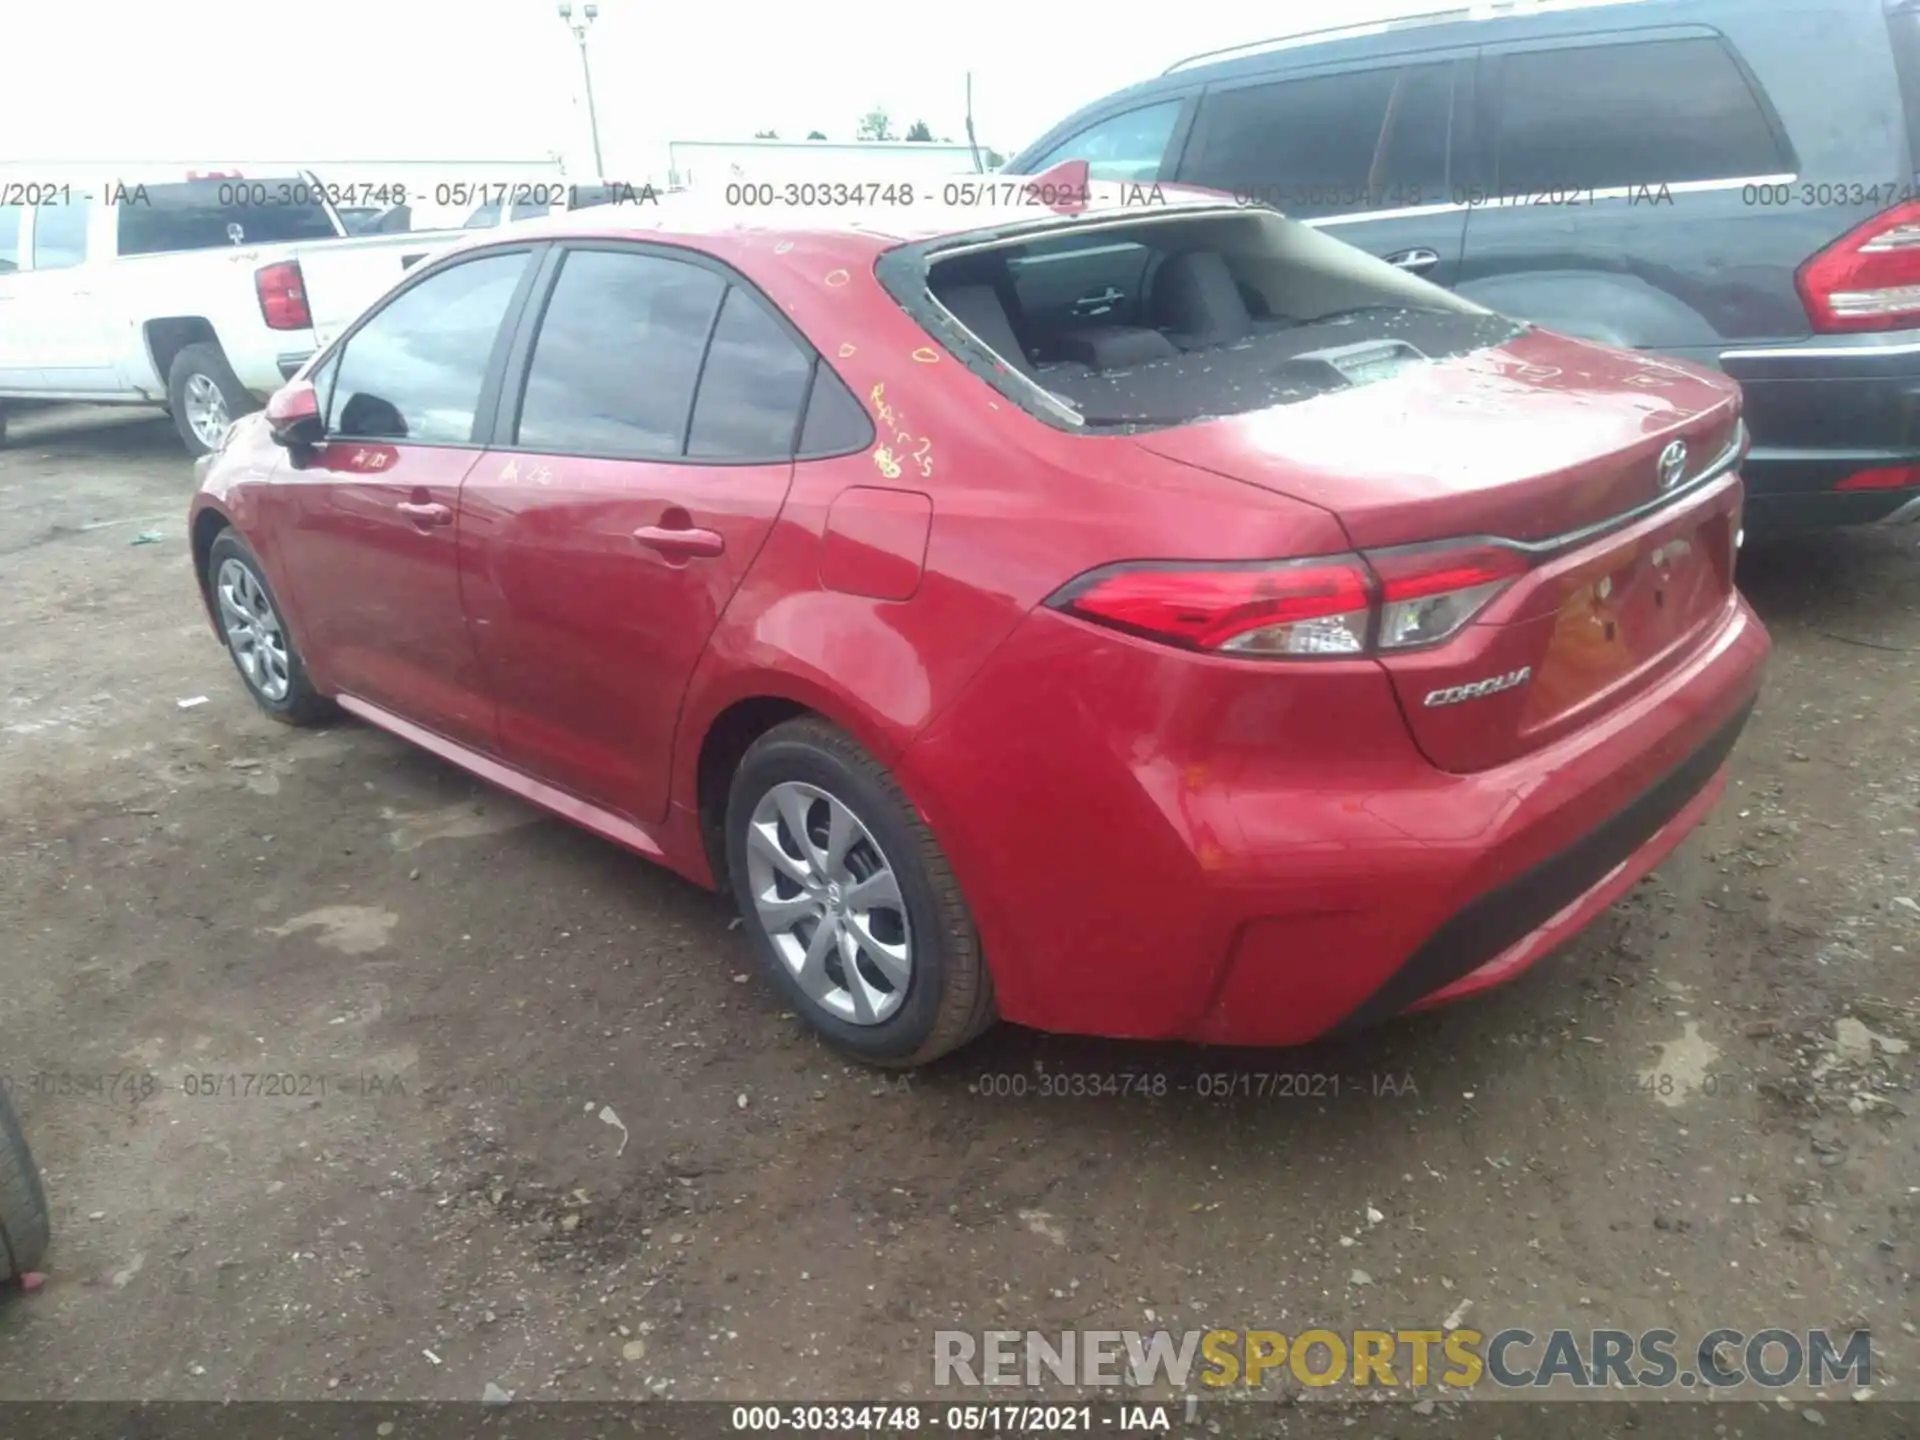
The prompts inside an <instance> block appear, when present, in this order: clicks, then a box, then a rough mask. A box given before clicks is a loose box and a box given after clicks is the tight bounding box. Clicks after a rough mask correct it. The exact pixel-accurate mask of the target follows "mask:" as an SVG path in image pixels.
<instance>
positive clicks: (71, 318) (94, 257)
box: [7, 190, 121, 396]
mask: <svg viewBox="0 0 1920 1440" xmlns="http://www.w3.org/2000/svg"><path fill="white" fill-rule="evenodd" d="M111 218H112V217H111V215H106V216H101V215H99V214H98V212H97V209H96V206H95V203H94V201H93V199H92V197H91V196H89V195H86V194H83V193H82V192H80V191H77V190H76V191H72V192H71V193H70V194H63V196H62V198H61V199H60V200H57V201H53V202H50V203H42V204H39V205H36V206H34V207H33V208H32V213H31V216H30V219H29V228H30V232H31V247H32V260H31V263H30V265H29V267H28V268H27V269H25V270H23V271H21V272H20V273H19V274H18V275H16V276H15V277H14V290H13V294H14V303H13V305H12V306H11V307H10V308H9V314H8V317H7V318H8V321H9V323H10V324H12V325H14V326H17V327H18V329H19V333H20V334H21V335H22V336H23V337H24V340H25V347H26V349H27V350H28V351H29V352H30V354H31V357H32V361H33V363H34V365H35V366H36V367H37V368H38V370H39V372H40V379H39V384H38V385H37V386H36V387H35V388H37V389H39V390H42V391H44V392H46V393H48V394H54V395H103V396H104V395H114V394H117V393H119V391H120V389H121V386H120V382H119V367H118V365H117V363H116V359H117V357H116V355H115V348H114V347H115V339H114V335H113V332H112V329H111V327H110V326H109V325H108V323H107V315H106V308H105V307H106V305H107V296H106V295H105V294H103V293H102V290H103V287H104V286H105V285H106V284H107V282H108V281H109V280H110V279H111V276H110V273H109V272H110V268H111V267H110V264H109V261H108V259H107V257H106V256H105V255H103V254H102V253H101V243H102V242H101V236H102V233H103V231H102V225H101V221H102V220H104V221H106V222H108V223H109V224H110V222H111ZM90 233H91V239H90ZM106 235H107V239H108V240H109V241H110V239H111V234H110V231H108V232H106Z"/></svg>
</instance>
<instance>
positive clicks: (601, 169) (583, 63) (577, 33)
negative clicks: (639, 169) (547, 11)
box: [559, 0, 607, 182]
mask: <svg viewBox="0 0 1920 1440" xmlns="http://www.w3.org/2000/svg"><path fill="white" fill-rule="evenodd" d="M559 9H560V20H561V23H562V24H564V25H565V26H566V27H567V28H568V29H569V30H571V31H573V38H574V39H575V40H577V41H579V42H580V73H581V75H582V76H583V77H585V79H586V82H587V125H588V126H589V127H590V128H591V129H592V131H593V178H594V180H595V181H596V182H599V181H603V180H605V179H606V178H607V167H606V165H605V164H604V163H603V162H602V161H601V159H600V117H599V115H598V114H596V113H595V111H594V108H593V66H591V65H590V64H588V63H587V29H588V27H589V26H591V25H592V24H593V22H594V21H595V20H596V19H597V18H599V15H600V7H599V6H598V5H583V6H581V7H580V15H581V18H580V21H579V23H577V24H576V23H575V22H574V18H573V6H572V5H570V4H568V3H567V0H560V7H559Z"/></svg>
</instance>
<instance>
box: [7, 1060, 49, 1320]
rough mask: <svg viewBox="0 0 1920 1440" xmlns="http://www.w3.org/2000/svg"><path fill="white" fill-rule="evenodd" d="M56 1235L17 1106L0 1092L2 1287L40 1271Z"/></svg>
mask: <svg viewBox="0 0 1920 1440" xmlns="http://www.w3.org/2000/svg"><path fill="white" fill-rule="evenodd" d="M52 1235H53V1221H52V1217H51V1214H50V1212H49V1211H48V1209H47V1192H46V1191H45V1190H44V1189H43V1188H42V1187H41V1184H40V1171H39V1170H38V1169H37V1168H36V1167H35V1166H34V1163H33V1152H32V1151H30V1150H28V1149H27V1137H26V1136H24V1135H22V1134H21V1133H20V1120H19V1117H18V1116H16V1115H15V1114H14V1113H13V1104H12V1102H11V1101H9V1100H8V1098H7V1094H6V1091H5V1090H4V1089H0V1284H6V1283H9V1282H12V1281H15V1280H18V1279H19V1278H20V1277H21V1276H23V1275H26V1274H29V1273H31V1272H32V1271H35V1270H38V1269H39V1268H40V1263H41V1261H43V1260H45V1259H46V1255H47V1242H48V1241H49V1240H50V1239H51V1238H52Z"/></svg>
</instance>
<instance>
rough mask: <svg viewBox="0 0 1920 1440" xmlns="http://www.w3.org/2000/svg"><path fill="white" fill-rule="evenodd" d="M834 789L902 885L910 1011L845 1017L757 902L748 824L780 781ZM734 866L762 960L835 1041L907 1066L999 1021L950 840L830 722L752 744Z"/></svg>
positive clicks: (794, 727) (812, 722) (903, 1007)
mask: <svg viewBox="0 0 1920 1440" xmlns="http://www.w3.org/2000/svg"><path fill="white" fill-rule="evenodd" d="M788 781H797V782H800V783H802V784H805V785H809V786H813V787H817V788H818V789H819V790H822V791H825V792H827V793H828V794H829V795H831V796H832V797H833V798H834V799H835V800H837V801H838V802H839V803H840V804H841V805H843V806H845V807H846V808H847V809H848V810H850V811H851V812H852V814H853V815H854V817H855V818H856V819H857V820H858V821H859V823H860V824H861V825H863V826H865V827H866V829H867V831H868V833H869V835H870V836H871V837H872V839H873V841H874V842H875V843H876V844H877V845H878V847H879V849H880V851H881V852H882V853H883V856H884V860H885V863H886V864H888V865H890V866H891V868H892V870H893V872H894V876H895V879H896V880H897V881H898V883H899V890H900V897H901V900H902V902H903V908H904V911H905V915H906V919H907V922H908V925H909V927H910V932H909V933H910V935H911V937H912V943H911V952H912V969H911V973H910V975H909V977H908V980H907V984H906V986H905V991H904V996H903V998H901V999H900V1001H899V1003H898V1007H897V1008H896V1009H894V1010H893V1012H892V1013H891V1014H890V1015H889V1016H887V1018H885V1019H884V1020H881V1021H879V1022H878V1023H869V1024H856V1023H854V1022H852V1021H850V1020H846V1019H842V1018H840V1017H839V1016H838V1015H836V1014H834V1013H833V1012H832V1011H831V1010H829V1009H827V1008H826V1006H824V1005H823V1004H821V1003H820V1002H819V1001H817V1000H815V999H814V998H813V997H812V996H811V995H809V994H808V993H807V992H806V991H805V990H804V989H803V988H802V987H801V985H800V982H799V981H798V980H797V979H796V978H795V976H794V973H793V971H792V970H791V969H790V968H789V967H788V965H787V963H786V961H785V960H783V959H782V958H781V954H780V951H779V950H778V949H777V948H776V946H775V943H774V940H773V937H772V936H771V935H770V934H769V933H768V931H767V928H766V926H765V924H764V923H763V922H762V920H761V918H760V915H759V911H758V909H757V907H756V906H755V904H754V896H753V885H752V882H751V881H750V880H749V878H748V864H747V844H748V831H749V827H750V825H751V823H752V820H753V814H754V809H755V807H756V806H757V805H759V803H760V801H761V800H762V799H763V798H765V797H766V796H767V794H768V792H769V791H771V790H772V789H773V788H774V787H775V786H776V785H779V784H782V783H784V782H788ZM726 842H727V871H728V876H729V879H730V882H731V884H732V888H733V896H734V903H735V904H736V905H737V906H738V907H739V910H740V914H741V917H742V920H743V922H744V925H745V928H746V930H747V932H748V934H749V935H750V936H751V937H752V943H753V945H754V948H755V950H756V951H757V952H758V954H759V956H760V959H761V963H762V964H763V965H764V966H765V967H766V969H767V971H768V972H769V973H770V974H771V975H772V976H773V979H774V983H775V984H776V985H777V986H778V987H779V988H780V991H781V993H782V994H783V995H784V996H786V998H787V1000H788V1001H789V1003H791V1004H792V1006H793V1007H794V1009H795V1010H796V1011H797V1012H798V1013H799V1014H801V1015H803V1016H804V1017H806V1020H807V1022H808V1023H809V1024H810V1025H812V1026H813V1028H814V1029H815V1030H817V1031H818V1032H819V1033H820V1034H821V1035H822V1036H823V1037H825V1038H826V1040H827V1041H828V1042H829V1043H830V1044H832V1045H833V1046H835V1047H836V1048H838V1049H839V1050H842V1051H844V1052H845V1053H846V1054H848V1055H850V1056H852V1057H853V1058H855V1059H857V1060H861V1061H864V1062H865V1063H867V1064H869V1065H879V1066H886V1067H888V1068H899V1069H905V1068H909V1067H911V1066H915V1065H924V1064H925V1063H926V1062H927V1061H929V1060H932V1059H934V1058H936V1057H937V1056H940V1055H944V1054H946V1053H947V1052H948V1051H950V1050H956V1049H958V1048H959V1047H960V1046H962V1045H964V1044H966V1043H967V1042H968V1041H969V1040H971V1039H973V1038H974V1037H975V1036H976V1035H978V1034H980V1032H981V1031H983V1030H985V1029H986V1028H987V1027H988V1026H990V1025H991V1024H993V1021H994V1008H993V981H992V977H991V976H990V975H989V974H988V972H987V967H986V962H985V960H984V959H983V957H982V956H981V953H980V938H979V935H978V933H977V932H976V931H975V929H974V924H973V916H972V913H971V912H970V911H969V910H968V909H967V902H966V900H965V898H964V897H963V896H962V895H961V893H960V885H959V882H958V881H957V880H955V878H954V875H953V871H952V869H951V868H950V867H949V866H948V864H947V859H946V856H945V855H944V854H943V853H942V851H941V849H940V844H939V842H938V841H937V840H935V839H934V837H933V832H932V831H931V830H929V829H928V828H927V826H926V823H925V822H924V821H923V820H921V818H920V815H919V812H918V811H916V810H915V809H914V807H913V805H912V803H911V802H910V801H909V800H908V799H907V797H906V796H905V794H903V793H902V792H901V789H900V786H899V784H898V783H897V782H896V781H895V780H894V778H893V776H892V775H890V774H889V773H888V772H887V770H886V768H885V767H884V766H883V765H881V764H880V762H879V761H877V760H875V759H874V758H873V756H871V755H869V754H868V753H867V752H866V750H865V749H863V748H862V747H861V746H860V745H859V744H858V742H856V741H855V740H854V739H853V738H852V737H851V736H849V735H847V734H846V733H845V732H843V731H841V730H838V729H836V728H835V727H834V726H832V725H829V724H827V723H826V722H825V721H823V720H818V719H803V720H790V721H788V722H787V723H786V724H784V725H779V726H776V727H775V728H773V729H772V730H769V731H768V732H767V733H766V734H765V735H762V736H761V737H760V738H759V739H758V740H757V741H755V742H754V744H753V746H752V747H751V748H750V749H749V750H748V751H747V753H746V755H745V757H744V758H743V759H742V760H741V762H740V766H739V769H738V770H736V771H735V772H734V777H733V785H732V789H731V792H730V794H729V796H728V800H727V819H726Z"/></svg>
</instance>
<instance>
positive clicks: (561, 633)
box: [461, 244, 814, 822]
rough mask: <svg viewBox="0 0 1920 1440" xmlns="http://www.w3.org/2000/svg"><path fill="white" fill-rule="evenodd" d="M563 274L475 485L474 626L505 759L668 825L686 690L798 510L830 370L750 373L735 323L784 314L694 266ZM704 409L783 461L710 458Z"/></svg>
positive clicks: (522, 355) (586, 259)
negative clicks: (808, 396) (795, 484)
mask: <svg viewBox="0 0 1920 1440" xmlns="http://www.w3.org/2000/svg"><path fill="white" fill-rule="evenodd" d="M549 268H550V269H551V270H552V271H554V272H555V273H554V274H553V275H552V277H551V279H550V281H547V282H543V291H544V293H546V297H547V298H546V299H545V301H544V304H543V305H541V306H540V307H538V308H539V310H540V314H541V320H540V325H539V329H538V332H537V333H531V332H533V327H532V326H528V327H527V330H528V332H530V333H527V334H524V335H523V336H522V337H521V339H520V340H519V341H518V342H516V345H515V354H514V356H513V358H512V359H511V360H510V361H509V365H508V371H509V375H510V377H512V378H511V379H510V382H509V393H510V394H511V393H513V387H514V386H515V385H518V386H520V393H519V395H518V398H517V400H516V401H515V402H512V403H508V404H503V406H502V413H501V416H500V424H499V433H498V437H497V438H498V445H497V447H496V449H495V450H494V451H492V452H490V453H489V454H488V455H487V457H486V459H485V461H484V463H483V464H482V465H480V466H479V467H478V468H477V469H476V470H475V471H474V472H473V473H472V475H471V476H470V477H469V478H468V480H467V482H466V484H465V486H464V487H463V489H462V492H461V526H462V530H463V533H464V535H465V537H466V542H467V543H466V548H467V554H468V556H469V557H470V559H469V564H468V568H467V571H466V573H465V576H464V581H463V583H464V589H465V596H466V607H467V614H468V617H469V622H470V625H471V628H472V634H473V636H474V643H475V646H476V648H477V651H478V653H479V655H480V658H481V662H482V664H483V666H484V668H485V672H486V675H487V682H488V685H489V688H490V692H491V693H492V695H493V696H494V697H495V700H496V702H497V706H498V715H499V733H500V743H501V750H502V754H503V756H504V757H505V758H506V759H507V760H508V761H509V762H510V763H512V764H514V765H516V766H518V767H519V768H521V769H523V770H525V771H526V772H527V773H529V774H530V775H533V776H535V777H536V778H538V779H540V780H542V781H544V782H545V783H547V784H549V785H553V786H555V787H557V788H559V789H562V790H565V791H568V792H570V793H572V794H574V795H577V796H579V797H580V798H582V799H585V800H588V801H590V802H592V803H594V804H596V805H599V806H601V807H602V808H605V809H609V810H612V811H614V812H616V813H618V814H620V815H623V816H626V817H629V818H631V819H633V820H637V821H641V822H649V821H657V820H659V819H661V818H662V817H663V816H664V815H665V814H666V808H667V803H668V793H669V790H668V785H669V777H670V762H671V758H672V749H673V733H674V726H675V724H676V722H677V720H678V717H679V711H680V703H681V699H682V697H683V696H684V694H685V691H686V686H687V683H688V681H689V679H690V678H691V676H692V673H693V669H694V666H695V664H696V663H697V662H698V660H699V658H700V655H701V653H702V652H703V651H704V650H705V648H706V644H707V641H708V638H709V637H710V636H711V635H712V633H713V630H714V627H715V625H716V624H717V623H718V621H719V618H720V615H721V613H722V612H723V611H724V610H725V608H726V606H727V603H728V601H729V600H730V599H731V598H732V596H733V593H734V591H735V589H736V588H737V587H738V586H739V584H740V581H741V580H742V578H743V577H744V576H745V574H746V572H747V569H748V567H749V566H751V564H752V563H753V560H754V557H755V556H756V555H757V554H758V553H759V550H760V547H761V545H762V544H763V543H764V541H765V540H766V537H767V535H768V533H769V532H770V530H771V529H772V526H773V524H774V521H775V519H776V517H777V516H778V514H779V512H780V508H781V506H782V505H783V504H784V503H785V500H786V494H787V489H788V487H789V485H790V484H791V481H792V476H793V453H794V439H795V431H796V429H797V425H798V420H799V411H800V407H801V406H802V405H803V404H804V397H805V387H806V385H807V384H808V382H809V380H810V377H811V370H812V365H813V363H814V362H813V358H812V356H811V354H810V353H808V354H806V355H804V356H801V355H799V352H798V351H797V349H796V351H795V356H796V357H797V358H796V360H795V361H794V363H788V364H784V368H783V366H782V365H774V366H773V367H772V368H770V369H768V368H764V367H763V369H762V371H760V372H757V373H745V374H742V373H741V372H740V370H739V366H738V363H737V357H735V349H736V348H737V347H736V339H737V338H738V337H737V336H736V332H738V331H740V330H741V327H742V325H746V326H748V327H749V328H753V327H757V328H758V331H759V332H760V333H762V335H763V336H764V332H765V331H767V330H768V329H769V328H770V327H777V326H779V325H780V323H781V322H779V321H777V320H775V319H772V318H771V316H770V312H768V311H767V310H766V309H765V308H764V306H763V304H762V302H759V301H758V300H756V299H755V298H754V297H752V296H751V294H750V293H749V292H748V291H746V290H745V289H744V288H742V287H740V286H738V285H732V282H731V280H730V279H729V277H728V276H726V275H725V274H724V273H722V272H721V271H720V270H719V268H718V267H713V266H706V265H703V264H701V263H698V259H697V257H693V256H691V255H690V254H689V255H686V256H685V257H684V258H683V257H682V256H680V255H674V254H670V253H665V252H663V251H662V250H661V249H660V248H659V247H637V246H618V245H595V244H581V245H578V246H572V247H567V248H565V249H564V250H561V251H556V254H555V258H554V260H553V261H552V262H550V266H549ZM548 284H550V286H551V288H550V290H545V286H546V285H548ZM730 286H731V288H730ZM742 307H746V308H742ZM743 316H744V317H747V318H746V319H741V318H740V317H743ZM709 337H711V339H709ZM782 343H789V344H790V343H792V342H790V341H788V340H786V339H785V337H784V335H783V339H782ZM729 357H735V358H733V359H730V358H729ZM523 377H524V378H523ZM763 411H764V412H765V413H764V414H762V413H761V412H763ZM710 414H711V415H716V416H718V415H726V414H731V415H732V416H733V417H734V423H735V424H736V426H738V425H745V426H747V427H748V428H749V429H752V428H754V427H758V429H759V430H760V431H762V432H764V439H763V442H762V443H761V444H760V448H761V449H762V450H763V451H765V452H769V453H762V454H760V455H758V456H755V455H751V454H746V453H739V454H735V455H732V456H730V457H728V458H727V460H726V463H721V462H720V459H719V457H713V458H712V459H711V461H710V459H709V455H710V451H709V447H708V445H707V442H706V439H705V437H706V435H707V433H708V430H709V429H710V428H711V427H709V426H708V425H707V422H706V420H705V419H704V418H703V417H706V416H708V415H710ZM767 416H773V417H774V418H773V419H771V420H768V419H767ZM782 416H784V419H782V418H779V417H782ZM741 417H745V418H744V419H742V418H741ZM739 448H740V447H735V449H736V450H738V449H739ZM748 448H749V449H751V448H752V447H748Z"/></svg>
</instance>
